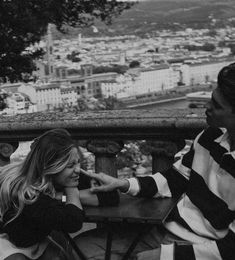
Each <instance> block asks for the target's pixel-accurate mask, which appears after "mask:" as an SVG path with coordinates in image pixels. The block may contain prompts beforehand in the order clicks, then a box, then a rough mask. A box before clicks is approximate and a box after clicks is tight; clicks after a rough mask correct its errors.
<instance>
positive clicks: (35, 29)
mask: <svg viewBox="0 0 235 260" xmlns="http://www.w3.org/2000/svg"><path fill="white" fill-rule="evenodd" d="M132 5H133V3H130V2H120V1H118V0H92V1H90V0H0V45H1V48H0V78H2V79H3V81H6V80H7V79H9V80H10V81H11V82H14V81H18V80H22V79H23V77H24V75H25V74H31V73H32V71H33V70H34V69H35V64H34V60H35V59H38V58H40V57H42V55H43V50H42V49H40V48H38V49H36V48H29V47H32V46H33V45H34V44H35V43H37V42H39V41H40V40H41V38H42V36H44V35H45V33H46V31H47V26H48V24H49V23H52V24H55V25H56V28H57V29H58V30H59V31H61V32H65V27H66V26H67V25H69V26H72V27H84V26H92V25H93V24H94V21H95V19H99V20H101V21H103V22H105V23H106V24H110V23H111V21H112V18H113V17H115V16H118V15H120V14H121V13H122V12H123V11H124V10H125V9H129V8H130V7H131V6H132Z"/></svg>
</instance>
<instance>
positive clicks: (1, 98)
mask: <svg viewBox="0 0 235 260" xmlns="http://www.w3.org/2000/svg"><path fill="white" fill-rule="evenodd" d="M7 97H8V94H7V93H3V92H1V93H0V111H2V110H3V109H5V108H7V101H6V98H7Z"/></svg>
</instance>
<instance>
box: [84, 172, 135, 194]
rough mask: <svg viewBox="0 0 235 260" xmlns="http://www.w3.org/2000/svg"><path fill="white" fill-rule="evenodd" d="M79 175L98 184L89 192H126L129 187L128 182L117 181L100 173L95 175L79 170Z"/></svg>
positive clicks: (124, 180) (123, 180)
mask: <svg viewBox="0 0 235 260" xmlns="http://www.w3.org/2000/svg"><path fill="white" fill-rule="evenodd" d="M80 173H83V174H85V175H86V176H88V177H90V178H92V179H94V180H95V181H97V182H98V183H99V184H100V185H97V186H92V187H91V189H90V190H91V192H108V191H112V190H115V189H119V190H120V191H121V192H127V191H128V189H129V186H130V184H129V181H128V180H126V179H122V180H121V179H117V178H114V177H112V176H109V175H107V174H105V173H102V172H101V173H98V174H97V173H91V172H87V171H85V170H83V169H80Z"/></svg>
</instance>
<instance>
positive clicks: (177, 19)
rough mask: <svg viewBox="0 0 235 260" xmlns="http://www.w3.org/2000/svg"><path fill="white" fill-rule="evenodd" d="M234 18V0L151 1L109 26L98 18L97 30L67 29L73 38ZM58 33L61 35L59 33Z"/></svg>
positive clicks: (215, 23)
mask: <svg viewBox="0 0 235 260" xmlns="http://www.w3.org/2000/svg"><path fill="white" fill-rule="evenodd" d="M234 17H235V1H234V0H204V1H203V0H152V1H142V2H139V3H137V4H135V5H134V6H133V7H132V8H131V9H130V10H127V11H125V12H124V13H123V14H122V15H121V16H119V17H117V18H114V20H113V23H112V25H110V26H107V25H104V24H102V23H101V22H98V21H97V22H96V23H95V26H96V28H97V29H98V32H94V30H93V28H86V29H79V28H76V29H74V28H68V32H69V36H70V37H72V36H77V35H78V33H82V34H83V35H85V36H105V35H109V36H113V35H124V34H136V35H139V36H143V35H146V34H152V33H153V32H154V31H156V30H161V29H171V30H178V29H182V28H187V27H191V28H210V27H212V26H214V27H223V26H225V25H227V24H229V23H231V22H230V21H229V20H228V18H234ZM212 20H213V23H212ZM233 23H234V21H233ZM57 36H58V37H61V35H59V34H58V35H57ZM66 37H67V36H66Z"/></svg>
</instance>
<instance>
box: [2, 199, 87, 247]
mask: <svg viewBox="0 0 235 260" xmlns="http://www.w3.org/2000/svg"><path fill="white" fill-rule="evenodd" d="M11 216H12V211H8V212H7V213H6V214H5V215H4V218H3V224H4V223H6V222H7V221H8V220H9V219H10V218H11ZM83 220H84V212H83V210H81V209H79V208H78V207H76V206H75V205H73V204H63V203H62V202H60V201H58V200H56V199H53V198H51V197H49V196H46V195H41V196H39V198H38V200H37V201H36V202H34V203H33V204H31V205H25V207H24V209H23V211H22V212H21V214H20V215H19V216H18V217H17V218H16V219H14V220H13V221H11V222H9V223H8V224H7V225H5V226H3V228H2V231H3V232H4V233H7V234H8V236H9V240H10V241H11V242H12V243H13V244H15V245H16V246H17V247H29V246H32V245H34V244H36V243H38V242H40V241H42V240H43V239H44V238H45V237H46V236H47V235H49V234H50V233H51V231H52V230H57V231H62V230H63V231H65V232H68V233H73V232H76V231H78V230H79V229H81V227H82V222H83Z"/></svg>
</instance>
